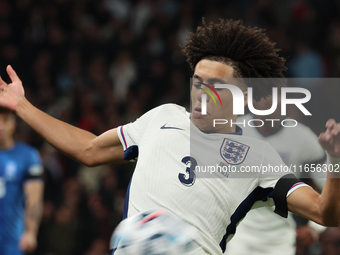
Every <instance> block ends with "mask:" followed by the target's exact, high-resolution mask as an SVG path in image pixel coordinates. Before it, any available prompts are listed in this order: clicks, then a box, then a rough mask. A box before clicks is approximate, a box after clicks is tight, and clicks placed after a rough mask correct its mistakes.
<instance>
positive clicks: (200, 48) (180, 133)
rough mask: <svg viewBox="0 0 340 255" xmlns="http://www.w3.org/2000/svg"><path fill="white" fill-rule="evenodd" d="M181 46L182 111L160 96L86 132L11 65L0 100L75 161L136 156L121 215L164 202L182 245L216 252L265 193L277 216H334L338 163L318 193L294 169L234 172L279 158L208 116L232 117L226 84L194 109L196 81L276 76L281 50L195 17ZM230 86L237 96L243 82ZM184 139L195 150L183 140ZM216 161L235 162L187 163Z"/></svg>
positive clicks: (261, 91)
mask: <svg viewBox="0 0 340 255" xmlns="http://www.w3.org/2000/svg"><path fill="white" fill-rule="evenodd" d="M183 52H184V55H185V56H186V57H187V61H188V62H189V63H190V65H191V67H192V68H193V70H194V76H193V77H194V86H193V87H192V89H191V101H192V111H191V113H189V112H186V110H185V109H184V108H183V107H180V106H178V105H174V104H166V105H162V106H159V107H157V108H154V109H152V110H150V111H149V112H147V113H145V114H144V115H143V116H141V117H140V118H139V119H137V120H136V121H135V122H133V123H129V124H127V125H124V126H121V127H119V128H115V129H111V130H108V131H107V132H105V133H103V134H101V135H100V136H96V135H94V134H91V133H90V132H87V131H85V130H81V129H79V128H77V127H74V126H71V125H69V124H67V123H64V122H62V121H59V120H57V119H55V118H53V117H51V116H49V115H47V114H45V113H44V112H42V111H40V110H39V109H37V108H36V107H34V106H33V105H32V104H31V103H30V102H29V101H28V100H27V99H26V98H25V93H24V89H23V86H22V83H21V81H20V79H19V77H18V76H17V74H16V73H15V71H14V70H13V68H12V67H11V66H8V67H7V73H8V74H9V76H10V78H11V81H12V83H10V84H7V83H5V82H4V81H3V80H1V79H0V105H1V106H3V107H6V108H9V109H11V110H12V111H14V112H15V113H16V114H17V115H18V116H19V117H20V118H22V119H23V120H24V121H25V122H26V123H27V124H28V125H30V126H31V127H32V128H33V129H34V130H36V131H37V132H38V133H39V134H40V135H42V136H43V137H44V138H45V139H46V140H47V141H48V142H49V143H50V144H52V145H53V146H54V147H55V148H56V149H58V150H60V151H62V152H63V153H64V154H66V155H68V156H69V157H71V158H73V159H75V160H77V161H79V162H81V163H83V164H85V165H88V166H96V165H100V164H107V163H117V162H124V161H126V160H134V159H135V158H136V157H137V156H138V161H137V165H136V168H135V172H134V174H133V177H132V180H131V185H130V189H129V192H128V194H127V200H126V208H125V214H126V216H127V217H133V216H134V215H137V214H140V213H141V212H145V211H147V210H159V209H163V210H166V211H170V212H172V213H173V214H174V215H175V216H176V217H178V218H180V219H182V220H183V221H185V222H186V223H188V234H189V235H190V236H193V237H195V244H196V245H197V249H196V250H195V251H194V252H193V253H192V254H195V255H200V254H202V255H203V254H204V255H205V254H213V255H218V254H222V252H223V251H224V249H225V247H226V243H227V242H228V241H229V240H230V239H231V238H232V237H233V235H234V234H235V231H236V227H237V225H238V223H239V222H240V221H241V220H242V218H243V217H245V215H246V214H247V212H248V211H249V210H250V209H251V208H254V207H255V206H273V205H274V203H275V206H276V209H275V212H277V213H278V214H279V215H281V216H283V217H286V216H287V214H288V210H289V211H291V212H293V213H296V214H299V215H302V216H304V217H306V218H308V219H311V220H313V221H315V222H317V223H319V224H322V225H327V226H339V225H340V189H339V187H340V174H339V173H334V172H330V173H328V178H327V181H326V183H325V186H324V189H323V191H322V193H321V194H318V193H317V192H315V191H314V190H313V189H312V188H310V187H309V186H307V185H305V184H303V183H301V182H299V180H298V179H297V178H296V177H295V176H294V174H288V173H284V172H278V173H275V174H273V175H271V176H270V178H263V177H264V176H260V174H256V173H255V174H254V175H252V176H251V178H250V177H248V178H237V177H239V175H237V173H238V172H237V171H238V170H240V169H241V167H244V166H259V165H260V164H263V165H271V166H280V165H281V166H282V165H284V163H283V162H282V159H281V158H280V156H279V155H278V153H277V152H276V151H275V150H274V149H273V148H272V147H271V146H270V145H269V144H268V143H266V142H263V141H261V140H258V139H255V138H250V137H246V136H242V130H241V129H240V128H239V127H236V126H235V125H234V126H228V125H224V126H222V125H219V126H218V127H215V126H213V125H212V123H213V119H227V120H232V121H233V122H234V123H235V122H236V119H237V115H234V114H233V97H232V95H231V92H230V91H229V90H228V89H219V90H218V91H216V94H218V96H219V98H220V100H221V104H216V105H215V104H214V102H213V100H209V98H208V99H207V101H206V106H207V107H206V108H207V114H206V115H204V114H202V108H203V106H202V104H203V103H202V93H204V92H202V91H204V89H205V87H203V86H206V84H208V85H209V86H210V87H211V86H212V85H214V84H225V83H227V82H228V81H229V80H233V79H234V78H242V77H243V78H255V77H258V78H259V77H267V78H273V77H275V78H282V77H283V74H282V72H283V71H284V70H285V69H286V68H285V65H284V63H285V60H284V59H283V58H281V57H279V56H278V54H277V53H276V52H277V49H275V47H274V43H272V42H270V40H269V38H268V37H267V36H266V35H265V34H264V33H263V31H262V30H260V29H257V28H252V27H245V26H243V25H242V22H240V21H232V20H221V22H220V23H218V24H214V23H210V24H206V23H203V25H202V26H201V27H198V29H197V32H196V33H193V34H190V36H189V40H188V44H187V45H185V46H184V50H183ZM235 86H238V87H239V89H241V90H242V92H241V93H243V96H244V99H246V98H247V91H246V90H247V88H246V86H245V85H244V84H236V85H235ZM206 87H208V86H206ZM272 87H273V85H270V84H269V85H268V84H258V90H257V92H256V93H255V92H254V98H255V99H256V100H260V99H261V98H263V97H266V96H268V95H269V94H270V92H271V89H272ZM205 90H206V89H205ZM222 103H223V105H222ZM244 105H246V100H244ZM229 123H230V122H229ZM326 128H327V130H326V131H325V132H324V133H321V134H320V136H319V138H318V140H319V143H320V145H321V146H322V148H323V149H324V150H326V152H327V157H328V164H329V165H335V164H340V124H338V123H336V122H335V121H334V120H329V121H328V122H327V123H326ZM192 139H193V140H194V141H195V142H196V143H197V145H198V146H197V148H202V150H199V151H194V152H193V151H192V150H191V149H192V148H191V144H192ZM194 147H195V146H194ZM232 147H233V148H234V149H236V148H237V154H239V156H238V157H237V158H236V159H235V160H236V162H235V161H234V163H233V162H231V161H228V162H227V161H226V158H227V156H228V155H229V156H231V157H233V156H232V155H233V153H229V150H230V149H231V150H232ZM235 154H236V153H235ZM221 164H222V166H226V164H233V166H234V167H235V169H236V172H235V173H229V175H228V176H223V174H219V173H215V174H214V177H215V178H205V177H202V176H201V177H200V178H198V177H197V178H196V174H197V173H195V172H194V171H193V169H196V166H197V167H199V169H200V168H202V166H216V165H218V166H220V165H221ZM118 245H119V244H118ZM114 248H117V249H116V252H115V255H120V254H124V251H122V249H120V247H119V246H117V247H114ZM141 252H144V254H145V253H146V252H145V250H141Z"/></svg>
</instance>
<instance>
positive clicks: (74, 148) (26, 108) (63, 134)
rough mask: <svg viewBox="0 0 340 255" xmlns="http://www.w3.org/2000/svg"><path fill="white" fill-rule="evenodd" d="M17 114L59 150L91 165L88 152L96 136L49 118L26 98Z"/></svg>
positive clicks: (18, 108)
mask: <svg viewBox="0 0 340 255" xmlns="http://www.w3.org/2000/svg"><path fill="white" fill-rule="evenodd" d="M16 114H17V115H18V116H19V117H20V118H21V119H22V120H23V121H25V122H26V123H27V124H28V125H29V126H30V127H32V128H33V129H34V130H35V131H36V132H37V133H38V134H40V135H41V136H42V137H44V138H45V139H46V141H47V142H49V143H50V144H51V145H52V146H53V147H55V148H56V149H57V150H59V151H61V152H62V153H64V154H66V155H67V156H69V157H71V158H73V159H75V160H77V161H79V162H81V163H83V164H85V165H89V164H90V160H91V157H89V156H88V155H87V152H88V150H89V148H90V147H91V143H92V141H93V140H94V139H95V138H96V136H95V135H94V134H92V133H90V132H87V131H85V130H82V129H80V128H77V127H74V126H72V125H69V124H67V123H65V122H62V121H60V120H58V119H55V118H53V117H51V116H49V115H48V114H46V113H44V112H42V111H40V110H39V109H37V108H36V107H34V106H33V105H32V104H31V103H30V102H28V101H27V100H26V99H25V98H23V99H22V100H21V101H20V103H19V104H18V106H17V107H16Z"/></svg>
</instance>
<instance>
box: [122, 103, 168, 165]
mask: <svg viewBox="0 0 340 255" xmlns="http://www.w3.org/2000/svg"><path fill="white" fill-rule="evenodd" d="M161 107H162V106H159V107H157V108H154V109H152V110H150V111H148V112H147V113H145V114H144V115H142V116H141V117H140V118H138V119H137V120H136V121H134V122H132V123H129V124H126V125H123V126H119V127H118V128H117V133H118V137H119V140H120V142H121V144H122V145H123V148H124V159H125V160H128V161H135V160H136V159H137V158H138V145H139V144H140V141H141V140H142V138H143V136H144V133H145V131H146V130H147V129H148V127H149V126H150V125H151V123H152V120H153V119H154V117H155V116H156V115H157V114H158V113H159V111H160V109H161Z"/></svg>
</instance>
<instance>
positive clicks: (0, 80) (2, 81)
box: [0, 76, 7, 86]
mask: <svg viewBox="0 0 340 255" xmlns="http://www.w3.org/2000/svg"><path fill="white" fill-rule="evenodd" d="M4 85H7V83H6V82H5V81H4V80H3V79H2V78H1V76H0V86H4Z"/></svg>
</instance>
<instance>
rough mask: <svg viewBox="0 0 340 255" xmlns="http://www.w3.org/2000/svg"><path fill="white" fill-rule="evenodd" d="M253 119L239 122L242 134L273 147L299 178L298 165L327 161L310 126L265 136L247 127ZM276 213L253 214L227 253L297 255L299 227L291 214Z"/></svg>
mask: <svg viewBox="0 0 340 255" xmlns="http://www.w3.org/2000/svg"><path fill="white" fill-rule="evenodd" d="M250 119H254V118H253V116H252V115H251V114H248V115H246V116H243V117H240V118H238V120H237V122H238V123H239V122H242V121H243V120H245V121H246V126H245V127H243V126H242V128H243V135H244V136H250V137H254V138H257V139H260V140H262V141H265V142H268V143H269V144H271V145H272V146H273V147H274V148H275V149H276V151H277V152H278V153H279V155H280V156H281V158H282V159H283V161H284V162H285V163H286V164H287V165H288V166H290V165H291V164H292V165H295V166H296V168H295V169H296V175H297V177H300V176H301V173H300V167H299V166H303V165H304V164H310V163H320V164H321V163H324V162H325V160H326V157H325V152H324V150H323V149H322V147H321V146H320V145H319V143H318V141H317V136H316V135H315V134H314V133H313V131H312V130H311V129H310V128H308V127H307V126H305V125H303V124H301V123H298V125H297V126H296V127H294V128H289V127H286V128H284V127H282V128H280V129H279V130H277V132H275V133H274V134H272V135H270V136H267V137H264V136H263V135H262V134H261V133H260V132H259V131H258V130H257V128H255V127H249V126H248V125H247V123H248V121H249V120H250ZM252 125H254V123H252ZM314 180H315V182H316V183H317V184H319V185H320V184H321V183H322V182H324V179H320V178H318V179H314ZM321 186H323V185H321ZM273 210H274V209H273V208H270V207H266V208H259V209H256V210H252V211H250V212H249V213H248V214H247V217H245V219H244V220H243V221H242V222H241V223H240V225H239V226H238V228H237V232H236V235H235V236H234V238H233V240H232V241H230V242H229V243H228V245H227V250H226V252H225V254H228V255H243V254H270V255H272V254H286V255H287V254H291V255H293V254H295V241H296V232H295V228H296V225H295V222H294V220H293V218H292V215H291V213H289V217H288V219H285V218H282V217H280V216H279V215H277V214H274V213H273Z"/></svg>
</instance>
